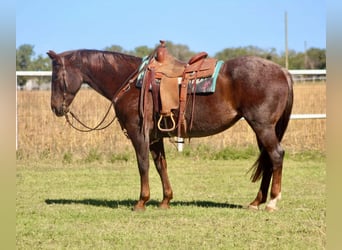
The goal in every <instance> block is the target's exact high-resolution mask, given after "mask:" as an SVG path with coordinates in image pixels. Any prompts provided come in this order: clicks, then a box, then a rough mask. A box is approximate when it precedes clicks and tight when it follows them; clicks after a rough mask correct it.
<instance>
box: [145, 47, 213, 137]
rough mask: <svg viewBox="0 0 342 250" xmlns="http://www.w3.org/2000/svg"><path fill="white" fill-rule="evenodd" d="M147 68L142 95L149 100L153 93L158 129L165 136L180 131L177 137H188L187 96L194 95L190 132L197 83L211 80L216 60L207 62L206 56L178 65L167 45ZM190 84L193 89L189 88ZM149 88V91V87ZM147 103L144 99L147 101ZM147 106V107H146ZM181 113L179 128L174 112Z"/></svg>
mask: <svg viewBox="0 0 342 250" xmlns="http://www.w3.org/2000/svg"><path fill="white" fill-rule="evenodd" d="M154 55H155V56H153V57H152V58H151V59H150V60H149V62H148V65H147V70H146V72H145V75H144V79H143V86H145V87H144V88H142V93H143V92H144V94H143V96H146V94H147V91H149V89H151V91H152V98H153V112H154V114H155V115H157V116H158V115H159V118H157V119H158V122H157V127H158V129H159V130H160V131H162V132H171V131H173V130H175V129H176V127H178V136H179V137H181V136H183V137H184V135H186V132H187V127H186V121H185V109H186V101H187V94H188V92H190V93H193V95H192V96H193V102H192V103H193V108H192V114H191V119H190V120H191V122H190V128H191V124H192V117H193V111H194V107H195V102H194V101H195V100H194V96H195V89H196V81H197V80H198V79H201V78H205V77H210V76H212V75H213V73H214V71H215V66H216V62H217V60H216V59H214V58H207V56H208V54H207V53H206V52H201V53H199V54H197V55H195V56H193V57H192V58H191V59H190V60H189V62H188V63H185V62H182V61H179V60H178V59H176V58H175V57H173V56H172V55H170V54H169V53H168V51H167V48H166V47H165V41H160V45H159V46H158V47H157V48H156V51H155V53H154ZM189 83H191V88H192V89H191V88H189ZM146 86H148V87H146ZM144 99H145V98H144ZM144 106H145V105H144ZM177 110H178V114H179V115H178V121H177V124H176V122H175V120H174V112H175V111H177ZM165 119H170V120H171V123H172V125H171V127H165V126H166V124H167V122H165V123H164V127H163V126H162V124H161V123H162V121H163V120H164V121H165Z"/></svg>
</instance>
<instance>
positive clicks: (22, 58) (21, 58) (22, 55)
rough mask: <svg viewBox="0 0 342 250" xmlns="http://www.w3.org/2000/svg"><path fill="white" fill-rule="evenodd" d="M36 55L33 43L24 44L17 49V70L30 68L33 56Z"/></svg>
mask: <svg viewBox="0 0 342 250" xmlns="http://www.w3.org/2000/svg"><path fill="white" fill-rule="evenodd" d="M33 55H34V51H33V45H30V44H23V45H20V46H19V48H17V50H16V69H17V70H30V69H31V68H30V67H31V63H32V61H31V58H32V56H33Z"/></svg>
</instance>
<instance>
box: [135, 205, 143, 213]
mask: <svg viewBox="0 0 342 250" xmlns="http://www.w3.org/2000/svg"><path fill="white" fill-rule="evenodd" d="M145 210H146V208H145V206H137V205H135V206H134V207H133V211H134V212H144V211H145Z"/></svg>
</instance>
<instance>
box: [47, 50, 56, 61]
mask: <svg viewBox="0 0 342 250" xmlns="http://www.w3.org/2000/svg"><path fill="white" fill-rule="evenodd" d="M46 54H48V56H49V57H50V58H51V60H54V59H56V58H57V54H56V52H54V51H53V50H49V51H48V52H47V53H46Z"/></svg>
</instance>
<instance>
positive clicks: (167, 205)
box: [159, 203, 170, 209]
mask: <svg viewBox="0 0 342 250" xmlns="http://www.w3.org/2000/svg"><path fill="white" fill-rule="evenodd" d="M159 208H160V209H169V208H170V205H169V204H164V203H160V204H159Z"/></svg>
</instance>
